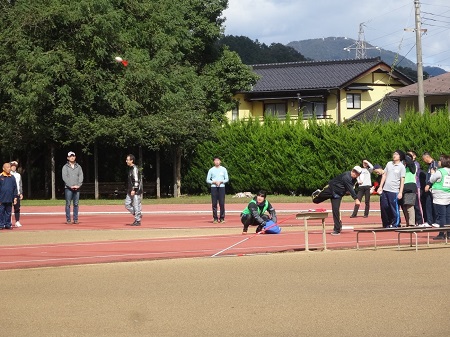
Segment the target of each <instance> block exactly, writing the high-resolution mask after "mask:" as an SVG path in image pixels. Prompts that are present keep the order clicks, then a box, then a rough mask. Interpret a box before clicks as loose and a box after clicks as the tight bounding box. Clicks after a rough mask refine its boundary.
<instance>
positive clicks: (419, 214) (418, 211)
mask: <svg viewBox="0 0 450 337" xmlns="http://www.w3.org/2000/svg"><path fill="white" fill-rule="evenodd" d="M407 154H408V155H410V156H411V158H412V160H413V162H414V166H415V167H416V173H415V174H416V186H417V193H416V202H415V204H414V216H415V220H416V221H415V224H416V225H418V226H420V225H422V224H423V211H422V203H421V202H420V200H421V199H422V193H421V190H422V187H421V184H420V175H421V174H422V171H421V169H420V164H419V162H418V161H417V160H416V159H417V153H416V152H414V151H412V150H409V151H408V153H407Z"/></svg>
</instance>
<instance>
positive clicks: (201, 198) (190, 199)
mask: <svg viewBox="0 0 450 337" xmlns="http://www.w3.org/2000/svg"><path fill="white" fill-rule="evenodd" d="M267 200H269V201H270V202H271V203H272V204H273V205H276V204H277V203H309V202H311V197H309V196H290V195H268V196H267ZM378 200H379V198H378V196H371V202H376V201H378ZM249 201H250V198H233V195H227V196H226V198H225V203H226V204H246V203H247V202H249ZM352 201H353V200H352V198H351V197H349V196H346V197H344V198H343V202H352ZM123 203H124V199H99V200H95V199H83V198H82V199H81V200H80V204H82V205H123ZM209 203H211V196H210V195H209V194H205V195H188V196H182V197H180V198H160V199H156V198H154V197H153V198H145V199H142V204H143V205H163V204H209ZM64 204H65V201H64V199H56V200H50V199H48V200H42V199H40V200H37V199H36V200H33V199H32V200H27V199H24V200H22V201H21V205H22V206H64ZM361 207H364V206H361Z"/></svg>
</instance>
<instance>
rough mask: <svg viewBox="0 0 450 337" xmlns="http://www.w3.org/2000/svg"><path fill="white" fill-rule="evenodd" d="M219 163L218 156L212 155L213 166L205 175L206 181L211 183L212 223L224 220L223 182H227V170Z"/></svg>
mask: <svg viewBox="0 0 450 337" xmlns="http://www.w3.org/2000/svg"><path fill="white" fill-rule="evenodd" d="M220 164H221V160H220V158H219V157H214V166H213V167H211V168H210V169H209V171H208V175H207V176H206V182H207V183H208V184H210V185H211V203H212V213H213V223H218V222H222V223H223V222H225V184H226V183H227V182H228V172H227V169H226V168H225V167H223V166H220ZM217 203H219V207H220V217H218V216H217Z"/></svg>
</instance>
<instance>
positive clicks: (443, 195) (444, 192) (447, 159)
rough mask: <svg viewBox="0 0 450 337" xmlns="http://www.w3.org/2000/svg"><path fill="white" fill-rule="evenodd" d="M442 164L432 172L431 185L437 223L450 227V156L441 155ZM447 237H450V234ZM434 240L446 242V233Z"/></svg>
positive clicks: (440, 225) (441, 233)
mask: <svg viewBox="0 0 450 337" xmlns="http://www.w3.org/2000/svg"><path fill="white" fill-rule="evenodd" d="M440 163H441V165H440V166H441V167H440V168H438V169H436V170H434V169H432V170H431V176H430V183H431V184H432V189H431V193H432V194H433V204H434V209H435V210H436V222H437V223H438V224H439V227H444V226H445V225H450V156H447V155H441V157H440ZM447 236H450V235H449V233H448V232H447ZM433 240H445V233H444V232H439V235H438V236H436V237H434V238H433Z"/></svg>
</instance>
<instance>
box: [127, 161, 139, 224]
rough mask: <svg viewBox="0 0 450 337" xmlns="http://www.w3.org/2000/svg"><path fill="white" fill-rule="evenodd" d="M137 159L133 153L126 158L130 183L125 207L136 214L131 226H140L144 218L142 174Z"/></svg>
mask: <svg viewBox="0 0 450 337" xmlns="http://www.w3.org/2000/svg"><path fill="white" fill-rule="evenodd" d="M135 160H136V158H135V157H134V156H133V155H132V154H129V155H128V156H127V159H126V164H127V165H128V183H127V196H126V197H125V208H126V209H127V210H128V212H130V213H131V214H132V215H133V216H134V222H133V223H132V224H131V225H130V226H140V225H141V219H142V205H141V195H142V174H141V171H140V170H139V167H138V166H137V165H136V164H135V163H134V161H135Z"/></svg>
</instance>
